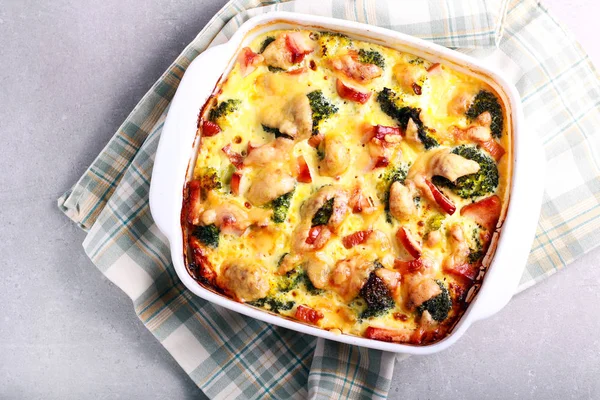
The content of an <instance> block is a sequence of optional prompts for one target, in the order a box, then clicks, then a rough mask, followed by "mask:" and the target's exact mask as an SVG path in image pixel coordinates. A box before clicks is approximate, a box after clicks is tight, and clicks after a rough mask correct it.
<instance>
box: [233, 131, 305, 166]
mask: <svg viewBox="0 0 600 400" xmlns="http://www.w3.org/2000/svg"><path fill="white" fill-rule="evenodd" d="M293 147H294V142H293V141H291V140H289V139H285V138H282V137H280V138H277V139H275V140H273V141H271V142H269V143H267V144H264V145H262V146H260V147H257V148H255V149H252V151H251V152H250V153H249V154H248V156H246V159H245V160H244V165H247V166H265V165H267V164H270V163H274V162H282V161H286V160H289V158H290V152H291V150H292V148H293Z"/></svg>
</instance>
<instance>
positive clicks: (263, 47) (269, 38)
mask: <svg viewBox="0 0 600 400" xmlns="http://www.w3.org/2000/svg"><path fill="white" fill-rule="evenodd" d="M274 41H275V38H274V37H273V36H267V37H266V38H265V40H263V42H262V44H261V45H260V50H259V51H258V52H259V53H263V52H264V51H265V50H266V48H267V46H268V45H270V44H271V43H273V42H274Z"/></svg>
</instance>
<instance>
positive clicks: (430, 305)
mask: <svg viewBox="0 0 600 400" xmlns="http://www.w3.org/2000/svg"><path fill="white" fill-rule="evenodd" d="M436 283H437V284H438V285H439V287H440V289H441V290H442V293H440V294H438V295H437V296H435V297H433V298H431V299H429V300H427V301H426V302H424V303H423V304H421V305H420V306H419V307H417V311H418V312H419V313H421V314H422V313H423V312H424V311H426V310H427V311H429V314H431V318H433V319H434V320H436V321H438V322H441V321H443V320H445V319H446V318H448V312H449V311H450V309H451V308H452V299H451V298H450V293H449V292H448V289H447V288H446V286H444V284H443V283H442V282H440V281H436Z"/></svg>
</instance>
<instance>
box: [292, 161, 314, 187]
mask: <svg viewBox="0 0 600 400" xmlns="http://www.w3.org/2000/svg"><path fill="white" fill-rule="evenodd" d="M296 160H297V163H298V164H297V165H298V177H297V178H296V179H298V182H302V183H311V182H312V176H311V175H310V169H309V168H308V164H306V160H305V159H304V156H299V157H298V158H297V159H296Z"/></svg>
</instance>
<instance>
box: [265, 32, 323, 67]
mask: <svg viewBox="0 0 600 400" xmlns="http://www.w3.org/2000/svg"><path fill="white" fill-rule="evenodd" d="M312 51H313V43H312V41H311V40H310V38H309V37H308V34H307V33H304V32H290V33H282V34H280V35H279V36H278V37H277V39H275V40H274V41H273V42H272V43H270V44H269V45H268V46H267V48H266V49H265V51H264V52H263V53H262V55H263V57H264V58H265V62H266V63H267V65H270V66H271V67H275V68H281V69H288V68H290V67H292V66H293V65H294V64H298V63H299V62H301V61H302V60H303V59H304V57H305V56H306V55H307V54H309V53H312Z"/></svg>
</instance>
